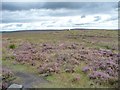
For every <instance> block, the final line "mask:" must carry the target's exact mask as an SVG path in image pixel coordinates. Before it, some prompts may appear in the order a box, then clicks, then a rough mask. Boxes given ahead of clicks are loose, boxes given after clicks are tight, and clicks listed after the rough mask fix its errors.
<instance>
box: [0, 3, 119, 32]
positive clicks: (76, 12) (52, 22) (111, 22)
mask: <svg viewBox="0 0 120 90" xmlns="http://www.w3.org/2000/svg"><path fill="white" fill-rule="evenodd" d="M0 19H1V20H2V23H1V24H0V25H1V26H2V30H3V31H8V30H9V31H14V30H32V29H65V28H93V29H101V28H103V29H117V28H118V3H117V2H2V17H1V18H0Z"/></svg>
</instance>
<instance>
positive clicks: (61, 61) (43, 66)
mask: <svg viewBox="0 0 120 90" xmlns="http://www.w3.org/2000/svg"><path fill="white" fill-rule="evenodd" d="M12 51H13V56H14V59H15V60H16V61H17V62H20V63H22V64H25V63H27V64H30V65H32V66H36V64H38V63H36V61H37V62H39V67H38V72H39V73H40V74H47V75H51V74H53V73H62V72H66V73H75V72H76V71H75V67H79V65H80V64H81V63H82V62H84V63H85V64H86V66H84V67H83V68H82V71H83V72H84V73H85V74H86V75H87V76H88V77H89V78H90V79H91V80H94V81H96V80H97V82H99V83H101V80H102V81H103V82H107V83H110V82H112V84H113V83H115V82H117V77H118V57H119V55H118V54H117V53H114V52H113V51H111V50H106V49H99V50H96V49H92V48H86V47H84V46H82V45H80V44H77V43H59V44H58V45H57V44H50V43H42V44H33V43H30V42H24V43H22V44H20V45H19V46H18V47H17V48H15V49H14V50H12ZM73 81H74V80H73ZM110 84H111V83H110Z"/></svg>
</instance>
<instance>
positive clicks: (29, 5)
mask: <svg viewBox="0 0 120 90" xmlns="http://www.w3.org/2000/svg"><path fill="white" fill-rule="evenodd" d="M117 7H118V5H117V3H113V2H112V3H111V2H3V3H2V9H3V10H11V11H14V10H29V9H61V8H64V9H76V10H77V9H78V10H80V9H81V10H83V11H88V12H91V10H92V12H99V11H100V12H101V11H106V10H109V11H110V9H112V8H117ZM89 10H90V11H89Z"/></svg>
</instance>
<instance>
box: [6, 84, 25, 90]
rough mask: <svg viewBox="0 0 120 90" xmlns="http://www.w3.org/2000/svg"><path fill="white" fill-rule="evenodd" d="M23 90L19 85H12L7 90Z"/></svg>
mask: <svg viewBox="0 0 120 90" xmlns="http://www.w3.org/2000/svg"><path fill="white" fill-rule="evenodd" d="M14 89H15V90H22V89H23V86H22V85H18V84H12V85H10V86H9V87H8V89H7V90H14Z"/></svg>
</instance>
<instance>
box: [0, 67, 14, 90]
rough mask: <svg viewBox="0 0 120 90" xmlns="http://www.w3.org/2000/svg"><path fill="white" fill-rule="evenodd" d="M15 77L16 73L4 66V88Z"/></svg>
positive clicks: (4, 89)
mask: <svg viewBox="0 0 120 90" xmlns="http://www.w3.org/2000/svg"><path fill="white" fill-rule="evenodd" d="M14 79H15V76H14V73H13V72H12V71H11V70H9V69H7V68H2V89H3V90H6V89H7V88H8V86H9V83H10V82H11V81H12V80H14Z"/></svg>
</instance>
